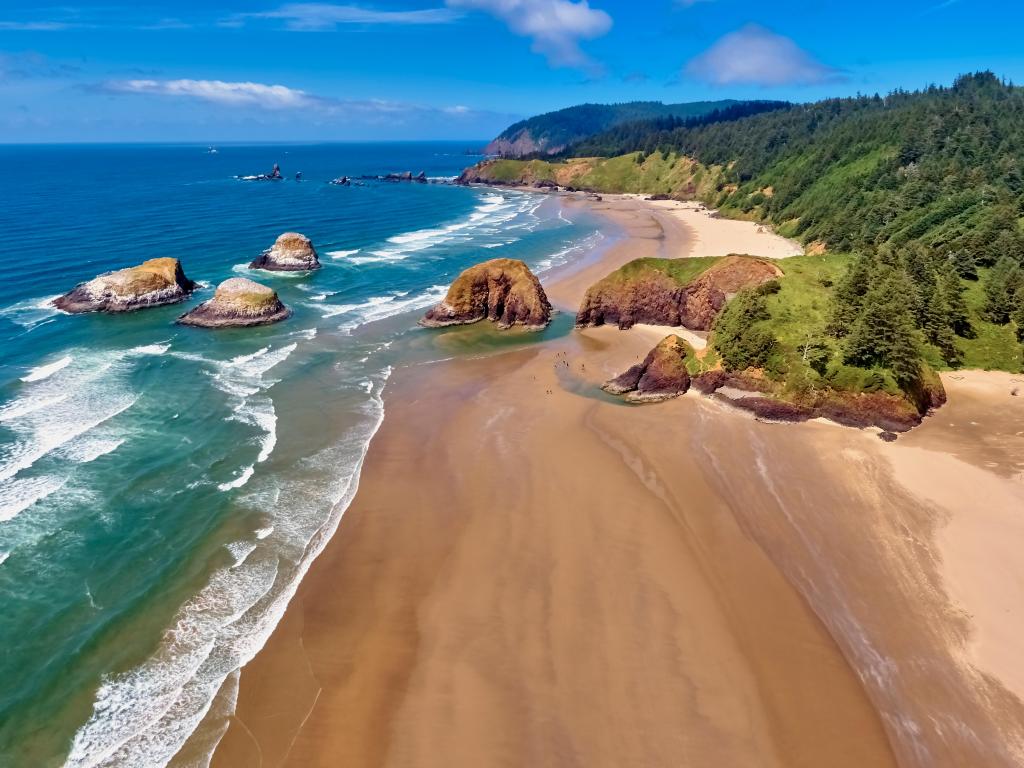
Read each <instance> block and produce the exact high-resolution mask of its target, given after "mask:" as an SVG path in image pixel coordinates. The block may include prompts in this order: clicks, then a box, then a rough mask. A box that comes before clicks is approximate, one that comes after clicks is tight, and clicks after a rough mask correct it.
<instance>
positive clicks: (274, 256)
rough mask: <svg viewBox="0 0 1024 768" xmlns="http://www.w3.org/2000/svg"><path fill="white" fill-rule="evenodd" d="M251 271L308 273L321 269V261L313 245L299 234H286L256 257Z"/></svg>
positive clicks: (250, 267)
mask: <svg viewBox="0 0 1024 768" xmlns="http://www.w3.org/2000/svg"><path fill="white" fill-rule="evenodd" d="M249 269H266V270H270V271H272V272H307V271H309V270H313V269H320V259H319V257H318V256H317V253H316V249H315V248H314V247H313V243H312V242H311V241H310V239H309V238H308V237H306V236H305V235H300V234H299V233H298V232H285V233H284V234H283V235H281V236H279V237H278V238H277V240H276V241H275V242H274V244H273V245H272V246H271V247H270V248H268V249H267V250H265V251H264V252H263V253H261V254H260V255H259V256H257V257H256V259H255V260H253V262H252V263H251V264H249Z"/></svg>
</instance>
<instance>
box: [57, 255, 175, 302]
mask: <svg viewBox="0 0 1024 768" xmlns="http://www.w3.org/2000/svg"><path fill="white" fill-rule="evenodd" d="M194 287H195V283H193V282H192V281H191V280H189V279H188V278H187V277H185V272H184V270H183V269H182V268H181V262H179V261H178V260H177V259H170V258H163V259H150V260H149V261H144V262H143V263H142V264H139V265H138V266H137V267H128V268H127V269H119V270H117V271H116V272H108V273H106V274H103V275H100V276H99V277H95V278H93V279H92V280H89V281H88V282H85V283H80V284H79V285H77V286H75V288H74V289H73V290H71V291H69V292H68V293H65V294H64V295H63V296H61V297H59V298H57V299H54V301H53V305H54V306H55V307H57V309H62V310H64V311H65V312H72V313H79V312H131V311H133V310H136V309H145V308H146V307H158V306H161V305H163V304H175V303H177V302H179V301H184V300H185V298H186V297H188V295H189V294H190V293H192V289H193V288H194Z"/></svg>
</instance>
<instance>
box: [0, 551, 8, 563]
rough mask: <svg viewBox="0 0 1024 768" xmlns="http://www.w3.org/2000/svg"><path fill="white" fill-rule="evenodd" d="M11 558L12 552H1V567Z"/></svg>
mask: <svg viewBox="0 0 1024 768" xmlns="http://www.w3.org/2000/svg"><path fill="white" fill-rule="evenodd" d="M10 556H11V553H10V552H0V565H3V564H4V563H5V562H7V558H8V557H10Z"/></svg>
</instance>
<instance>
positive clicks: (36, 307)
mask: <svg viewBox="0 0 1024 768" xmlns="http://www.w3.org/2000/svg"><path fill="white" fill-rule="evenodd" d="M59 296H60V294H57V295H55V296H39V297H37V298H34V299H26V300H24V301H18V302H15V303H14V304H11V305H10V306H7V307H4V308H2V309H0V317H4V318H7V319H8V320H10V321H11V322H12V323H14V324H15V325H20V326H21V327H22V328H27V329H28V330H32V329H33V328H35V327H36V326H39V325H42V324H43V323H45V322H48V321H49V320H50V319H51V318H53V316H54V315H58V314H60V310H59V309H57V308H56V307H55V306H53V300H54V299H56V298H59Z"/></svg>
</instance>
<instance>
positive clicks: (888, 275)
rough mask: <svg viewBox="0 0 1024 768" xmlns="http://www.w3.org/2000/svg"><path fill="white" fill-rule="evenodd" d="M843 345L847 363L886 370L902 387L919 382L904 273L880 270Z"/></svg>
mask: <svg viewBox="0 0 1024 768" xmlns="http://www.w3.org/2000/svg"><path fill="white" fill-rule="evenodd" d="M876 279H877V282H876V284H875V286H874V287H872V288H871V290H870V291H868V294H867V295H866V296H865V297H864V304H863V306H862V308H861V311H860V314H859V316H858V317H857V320H856V321H855V322H854V325H853V328H852V329H851V331H850V336H849V338H848V339H847V343H846V362H848V363H850V364H852V365H857V366H860V367H863V368H870V367H872V366H876V365H877V366H881V367H884V368H889V369H890V370H891V371H892V372H893V375H894V376H895V377H896V381H897V382H898V383H899V384H900V386H901V387H904V388H907V387H908V386H910V385H912V384H913V383H914V382H916V381H917V380H918V378H919V377H920V373H921V357H920V354H919V352H918V350H917V343H916V339H915V331H914V317H913V315H912V314H911V311H910V308H909V307H908V306H907V300H906V297H907V296H908V295H909V294H910V293H911V292H912V291H913V284H912V283H911V282H910V279H909V278H908V277H907V274H906V272H904V271H903V270H900V269H892V268H889V267H883V268H881V269H879V270H878V272H877V273H876Z"/></svg>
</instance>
